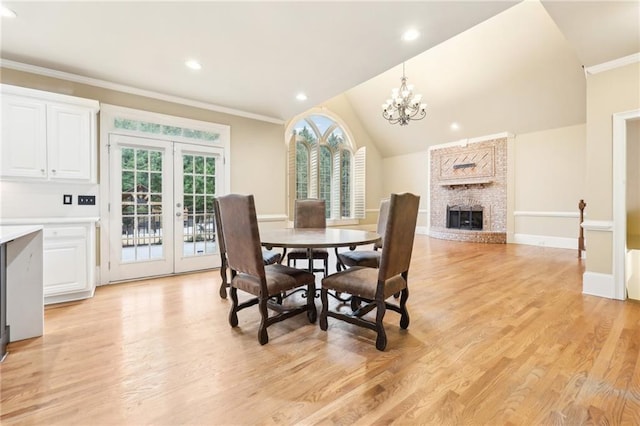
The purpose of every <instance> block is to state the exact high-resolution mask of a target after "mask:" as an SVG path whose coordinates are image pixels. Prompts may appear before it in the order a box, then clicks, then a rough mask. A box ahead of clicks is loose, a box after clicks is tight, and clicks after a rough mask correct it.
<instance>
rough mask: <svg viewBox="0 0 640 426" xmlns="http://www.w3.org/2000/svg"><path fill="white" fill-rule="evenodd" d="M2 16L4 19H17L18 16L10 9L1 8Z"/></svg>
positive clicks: (0, 14) (0, 13)
mask: <svg viewBox="0 0 640 426" xmlns="http://www.w3.org/2000/svg"><path fill="white" fill-rule="evenodd" d="M0 16H2V17H3V18H15V17H16V16H17V15H16V13H15V12H14V11H13V10H11V9H9V8H8V7H6V6H0Z"/></svg>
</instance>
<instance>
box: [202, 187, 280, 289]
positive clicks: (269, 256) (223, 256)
mask: <svg viewBox="0 0 640 426" xmlns="http://www.w3.org/2000/svg"><path fill="white" fill-rule="evenodd" d="M213 203H214V208H213V209H214V216H215V221H216V242H217V243H218V251H219V252H220V290H219V293H220V297H222V298H223V299H226V298H227V288H229V281H228V279H227V269H228V266H227V248H226V247H225V245H224V235H223V234H222V226H221V225H220V222H221V221H220V209H219V207H218V199H217V198H214V199H213ZM281 258H282V255H281V254H280V253H278V252H275V251H272V250H265V249H262V262H263V263H264V264H265V265H273V264H274V263H279V262H280V259H281Z"/></svg>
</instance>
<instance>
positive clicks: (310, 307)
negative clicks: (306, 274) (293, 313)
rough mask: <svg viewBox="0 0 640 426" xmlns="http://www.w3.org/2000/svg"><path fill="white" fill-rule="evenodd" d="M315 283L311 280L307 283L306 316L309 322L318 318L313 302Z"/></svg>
mask: <svg viewBox="0 0 640 426" xmlns="http://www.w3.org/2000/svg"><path fill="white" fill-rule="evenodd" d="M315 287H316V286H315V283H313V282H311V283H309V284H308V285H307V318H308V319H309V322H310V323H312V324H313V323H314V322H316V319H318V311H317V310H316V302H315V293H316V291H315Z"/></svg>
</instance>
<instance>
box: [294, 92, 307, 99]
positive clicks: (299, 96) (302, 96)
mask: <svg viewBox="0 0 640 426" xmlns="http://www.w3.org/2000/svg"><path fill="white" fill-rule="evenodd" d="M296 99H297V100H299V101H306V100H307V95H305V94H304V93H298V94H297V95H296Z"/></svg>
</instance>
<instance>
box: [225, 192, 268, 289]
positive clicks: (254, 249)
mask: <svg viewBox="0 0 640 426" xmlns="http://www.w3.org/2000/svg"><path fill="white" fill-rule="evenodd" d="M216 200H217V201H216V203H217V206H218V211H219V214H220V225H221V228H222V236H223V238H224V246H225V248H226V256H227V263H228V264H229V268H230V269H231V270H233V271H236V272H243V273H246V274H250V275H253V276H256V277H259V278H261V280H262V281H264V277H265V272H264V262H263V260H262V249H261V247H260V231H259V229H258V218H257V217H256V207H255V202H254V200H253V195H239V194H229V195H225V196H222V197H217V198H216Z"/></svg>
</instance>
